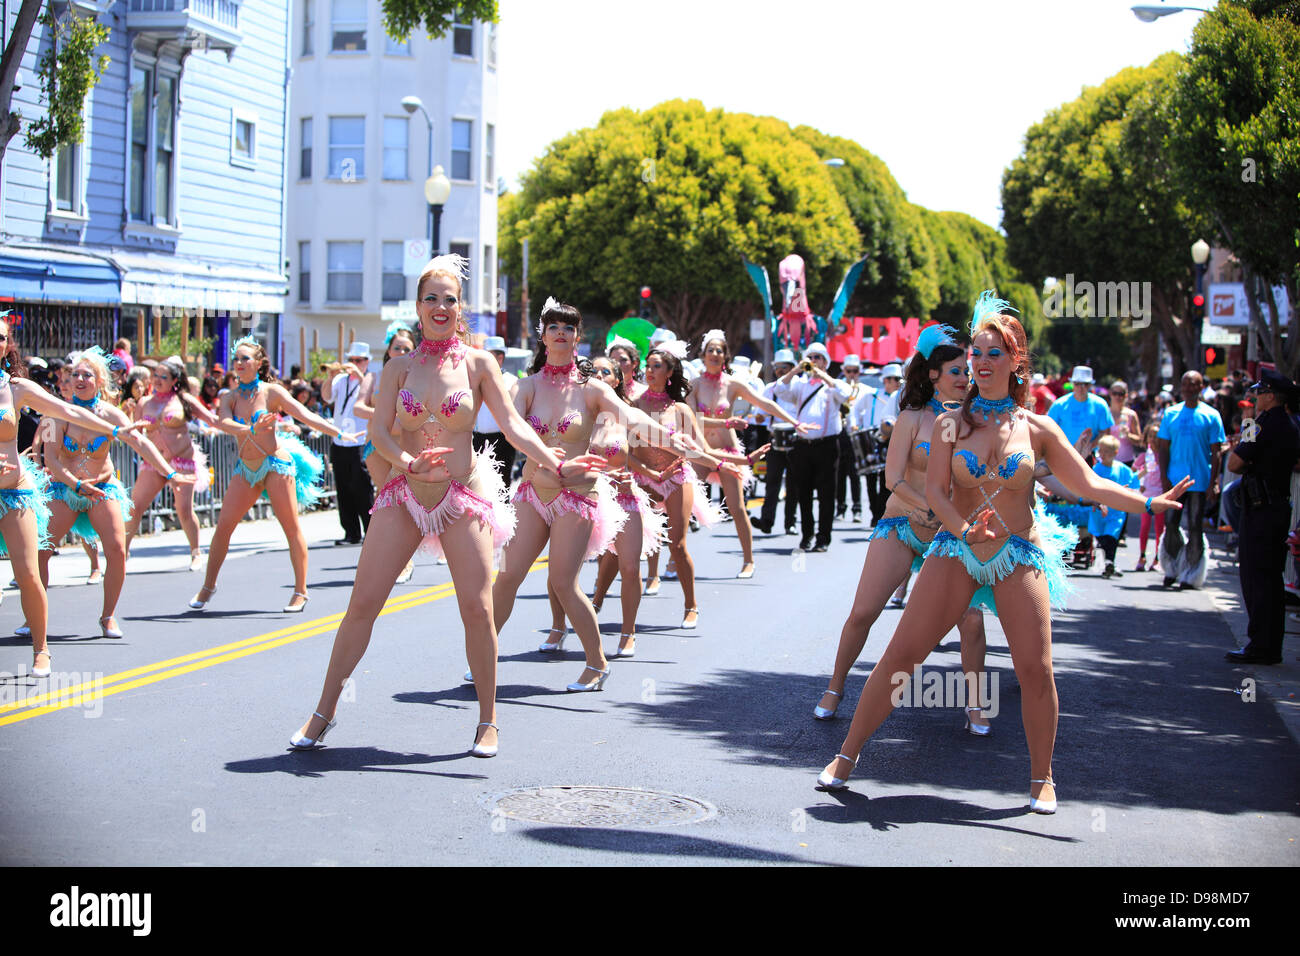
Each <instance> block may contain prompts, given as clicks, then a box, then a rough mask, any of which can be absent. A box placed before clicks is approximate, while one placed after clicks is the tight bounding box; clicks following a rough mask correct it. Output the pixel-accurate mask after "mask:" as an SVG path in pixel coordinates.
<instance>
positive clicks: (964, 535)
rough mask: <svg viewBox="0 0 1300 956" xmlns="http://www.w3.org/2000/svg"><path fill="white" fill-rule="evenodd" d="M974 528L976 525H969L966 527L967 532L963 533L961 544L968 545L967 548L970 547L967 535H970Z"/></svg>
mask: <svg viewBox="0 0 1300 956" xmlns="http://www.w3.org/2000/svg"><path fill="white" fill-rule="evenodd" d="M973 527H974V525H969V524H968V525H967V526H966V530H965V531H963V532H962V533H961V543H962V544H964V545H966V546H967V547H969V546H970V542H969V541H967V540H966V535H967V534H969V533H970V529H971V528H973Z"/></svg>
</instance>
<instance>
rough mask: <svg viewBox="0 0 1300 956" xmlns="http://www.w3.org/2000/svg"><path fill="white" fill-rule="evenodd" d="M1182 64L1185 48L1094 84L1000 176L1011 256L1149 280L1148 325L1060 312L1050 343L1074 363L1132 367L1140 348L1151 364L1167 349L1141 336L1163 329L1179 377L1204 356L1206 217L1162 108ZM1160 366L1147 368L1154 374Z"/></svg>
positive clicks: (1042, 267)
mask: <svg viewBox="0 0 1300 956" xmlns="http://www.w3.org/2000/svg"><path fill="white" fill-rule="evenodd" d="M1180 62H1181V58H1180V57H1179V56H1178V54H1174V53H1169V54H1165V55H1164V56H1162V57H1160V58H1158V59H1157V60H1155V61H1154V62H1153V63H1152V64H1151V65H1149V66H1146V67H1133V68H1129V69H1126V70H1122V71H1121V72H1119V73H1117V74H1116V75H1115V76H1113V77H1111V78H1110V79H1108V80H1106V81H1105V82H1104V83H1102V84H1101V85H1100V86H1096V87H1088V88H1085V89H1084V91H1083V93H1082V94H1081V95H1080V96H1079V97H1078V98H1077V99H1075V100H1072V101H1070V102H1069V103H1065V104H1063V105H1062V106H1059V107H1057V108H1056V109H1054V110H1052V111H1050V112H1049V113H1048V114H1047V116H1045V117H1044V118H1043V119H1042V120H1041V121H1040V122H1038V123H1035V124H1034V125H1033V126H1032V127H1030V129H1029V131H1028V132H1027V133H1026V135H1025V149H1024V153H1023V154H1022V155H1021V156H1020V157H1018V158H1017V159H1016V160H1014V161H1013V162H1012V164H1011V166H1010V167H1009V168H1008V169H1007V170H1006V171H1005V172H1004V173H1003V177H1002V207H1003V220H1002V225H1003V229H1004V230H1005V231H1006V235H1007V253H1008V257H1009V260H1010V262H1011V263H1012V264H1013V265H1014V266H1016V267H1017V268H1018V269H1020V270H1021V271H1022V272H1023V273H1024V274H1026V275H1030V276H1033V277H1035V282H1036V283H1041V281H1042V280H1043V279H1045V278H1047V277H1049V276H1054V277H1057V278H1060V279H1064V278H1065V277H1066V276H1067V275H1073V276H1074V277H1075V279H1076V281H1087V282H1107V283H1115V282H1126V283H1127V282H1138V283H1141V282H1150V283H1151V286H1150V288H1151V302H1150V310H1151V315H1150V318H1151V320H1152V321H1151V325H1150V326H1149V327H1148V328H1146V329H1143V328H1139V327H1137V326H1140V325H1141V322H1140V321H1139V322H1138V323H1136V324H1134V323H1131V322H1120V321H1118V320H1117V319H1116V318H1115V317H1111V318H1107V319H1093V318H1089V319H1087V320H1086V321H1084V322H1082V323H1081V324H1080V326H1079V327H1078V329H1077V330H1075V331H1069V330H1062V326H1063V325H1064V324H1065V323H1066V322H1068V321H1070V320H1069V319H1066V318H1064V317H1063V316H1055V317H1051V318H1049V320H1048V331H1047V338H1048V341H1049V342H1051V343H1052V349H1053V351H1055V352H1056V353H1057V354H1059V355H1061V356H1062V357H1063V358H1065V359H1066V360H1073V359H1076V358H1078V357H1082V356H1090V357H1093V360H1094V361H1095V362H1097V364H1098V366H1099V367H1100V368H1099V371H1102V372H1104V373H1107V374H1124V373H1126V371H1127V365H1128V362H1127V361H1125V358H1126V355H1127V354H1128V350H1131V349H1132V348H1133V347H1134V346H1135V345H1137V346H1138V347H1144V348H1145V351H1146V353H1147V354H1148V355H1150V356H1152V357H1153V360H1154V356H1157V355H1158V350H1157V349H1155V348H1153V347H1152V343H1151V342H1150V341H1146V342H1145V343H1135V342H1134V341H1133V340H1134V339H1138V340H1140V339H1147V340H1150V338H1151V337H1152V336H1153V335H1155V334H1156V333H1157V331H1158V333H1159V334H1160V335H1162V336H1163V337H1164V339H1165V341H1166V343H1167V344H1168V345H1169V350H1170V353H1171V355H1172V356H1173V359H1174V364H1175V367H1176V368H1177V370H1178V371H1179V373H1181V372H1182V371H1183V370H1184V369H1186V368H1196V367H1197V365H1198V362H1199V359H1200V355H1199V352H1200V349H1199V343H1200V322H1199V319H1198V318H1194V317H1192V316H1190V315H1188V313H1187V309H1188V307H1189V306H1190V300H1189V291H1190V290H1189V284H1190V282H1191V281H1192V278H1193V273H1192V267H1191V261H1190V254H1189V252H1188V250H1189V248H1190V246H1191V244H1192V242H1193V241H1195V239H1196V237H1197V235H1198V233H1199V232H1200V231H1201V225H1200V223H1199V222H1198V220H1197V218H1196V217H1195V216H1193V215H1192V213H1191V212H1190V211H1189V208H1188V206H1187V204H1186V202H1185V201H1184V199H1183V196H1184V193H1185V189H1184V188H1183V183H1182V178H1181V176H1179V175H1178V173H1177V171H1176V170H1173V169H1171V167H1170V163H1169V160H1168V157H1167V155H1166V154H1165V149H1164V146H1163V139H1164V136H1165V133H1166V130H1167V124H1168V119H1169V117H1168V112H1167V109H1166V108H1165V104H1166V103H1167V101H1168V97H1169V90H1170V87H1171V84H1172V82H1173V79H1174V77H1175V75H1176V73H1177V70H1178V68H1179V65H1180ZM1138 288H1139V290H1141V288H1142V286H1141V285H1139V287H1138ZM1130 305H1132V303H1130ZM1040 314H1042V313H1041V312H1040ZM1075 321H1078V320H1075ZM1111 362H1117V363H1119V364H1118V365H1110V363H1111ZM1154 371H1155V370H1154V369H1153V368H1152V367H1151V365H1150V364H1148V374H1149V377H1150V378H1151V379H1152V380H1154Z"/></svg>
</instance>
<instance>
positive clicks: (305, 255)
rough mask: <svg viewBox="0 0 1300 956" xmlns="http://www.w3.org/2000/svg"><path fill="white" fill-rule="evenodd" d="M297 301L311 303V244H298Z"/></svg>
mask: <svg viewBox="0 0 1300 956" xmlns="http://www.w3.org/2000/svg"><path fill="white" fill-rule="evenodd" d="M298 301H299V302H310V301H311V243H310V242H300V243H298Z"/></svg>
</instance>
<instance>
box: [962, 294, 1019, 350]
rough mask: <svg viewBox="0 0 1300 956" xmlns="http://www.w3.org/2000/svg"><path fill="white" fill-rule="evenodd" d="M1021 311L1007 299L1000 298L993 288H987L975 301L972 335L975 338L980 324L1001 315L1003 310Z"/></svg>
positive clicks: (971, 321)
mask: <svg viewBox="0 0 1300 956" xmlns="http://www.w3.org/2000/svg"><path fill="white" fill-rule="evenodd" d="M1019 311H1020V310H1019V309H1017V308H1015V306H1013V305H1012V304H1011V303H1010V302H1008V301H1007V300H1006V299H999V298H998V294H997V293H996V292H995V291H993V290H992V289H985V290H984V291H983V292H981V293H980V297H979V298H978V299H977V300H976V301H975V311H974V312H973V313H972V314H971V320H970V334H971V337H972V338H974V337H975V334H976V333H977V332H979V330H980V326H982V325H984V323H985V322H987V321H988V320H989V319H990V318H991V317H993V316H995V315H1001V314H1002V313H1003V312H1019Z"/></svg>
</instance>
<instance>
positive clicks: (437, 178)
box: [424, 166, 451, 206]
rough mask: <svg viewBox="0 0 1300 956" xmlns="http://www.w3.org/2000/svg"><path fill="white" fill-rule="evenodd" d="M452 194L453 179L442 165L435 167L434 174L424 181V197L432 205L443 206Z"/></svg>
mask: <svg viewBox="0 0 1300 956" xmlns="http://www.w3.org/2000/svg"><path fill="white" fill-rule="evenodd" d="M450 196H451V180H450V179H448V178H447V173H446V171H445V170H444V169H443V168H442V167H441V166H435V167H433V175H432V176H430V177H429V178H428V179H426V180H425V181H424V198H425V199H426V200H427V201H428V203H429V205H430V206H442V205H444V204H445V203H446V202H447V199H448V197H450Z"/></svg>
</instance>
